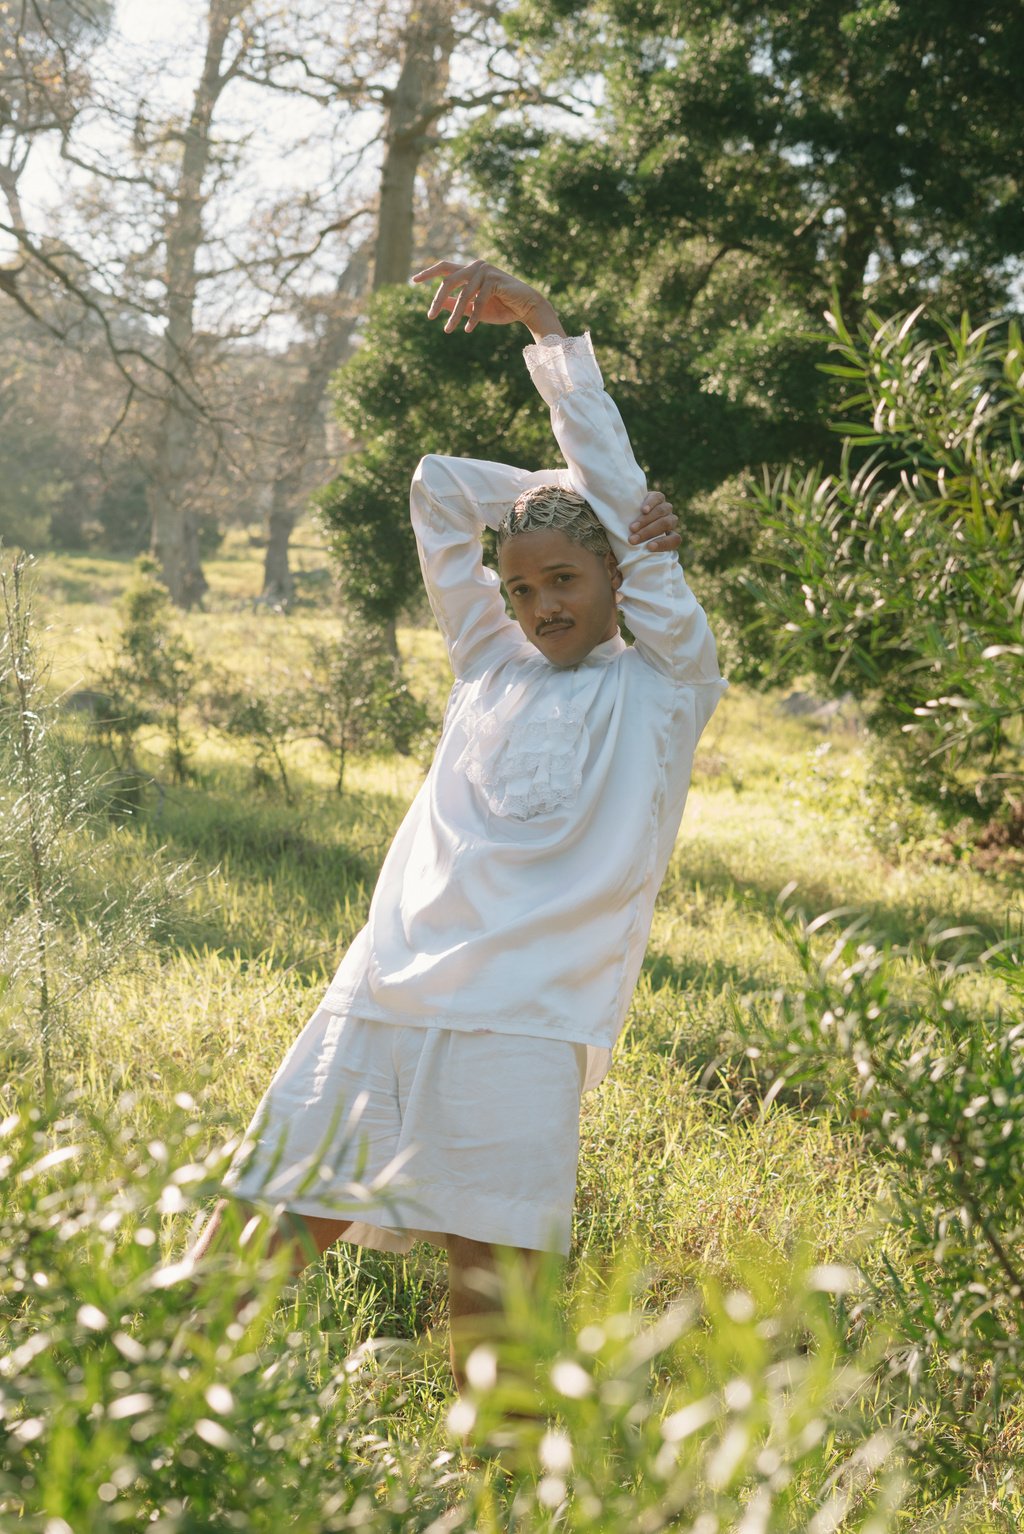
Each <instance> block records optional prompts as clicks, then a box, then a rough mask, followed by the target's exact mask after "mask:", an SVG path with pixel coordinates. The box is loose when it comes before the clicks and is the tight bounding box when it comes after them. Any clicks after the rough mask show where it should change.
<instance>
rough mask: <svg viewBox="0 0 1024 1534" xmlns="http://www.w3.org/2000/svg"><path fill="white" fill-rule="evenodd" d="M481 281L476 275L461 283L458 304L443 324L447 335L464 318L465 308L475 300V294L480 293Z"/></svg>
mask: <svg viewBox="0 0 1024 1534" xmlns="http://www.w3.org/2000/svg"><path fill="white" fill-rule="evenodd" d="M482 280H483V279H482V278H481V277H480V275H479V274H477V275H476V276H474V277H472V278H467V280H466V281H465V282H464V283H463V286H462V292H461V293H460V294H459V299H458V303H457V304H456V305H455V307H454V309H453V310H452V312H451V314H450V315H449V316H448V318H447V319H446V320H445V322H444V328H445V331H446V333H447V334H449V335H450V334H451V332H452V331H453V330H454V329H455V328H456V326H457V325H458V324H459V323H460V321H461V320H462V319H463V318H464V317H465V314H466V310H467V308H469V307H470V305H471V304H472V303H473V301H474V299H475V298H476V295H477V293H479V291H480V287H481V283H482Z"/></svg>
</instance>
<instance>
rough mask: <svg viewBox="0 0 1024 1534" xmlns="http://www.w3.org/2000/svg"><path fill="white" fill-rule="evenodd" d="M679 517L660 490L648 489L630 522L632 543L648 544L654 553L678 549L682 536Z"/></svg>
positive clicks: (630, 539)
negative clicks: (679, 531)
mask: <svg viewBox="0 0 1024 1534" xmlns="http://www.w3.org/2000/svg"><path fill="white" fill-rule="evenodd" d="M678 527H679V518H678V517H677V516H676V515H675V513H674V512H673V510H672V504H671V502H670V501H666V499H665V497H664V496H663V495H662V493H661V491H660V490H648V492H647V494H646V495H645V496H644V500H643V505H642V506H641V507H640V510H639V512H638V513H637V515H636V517H635V518H634V520H633V521H632V522H631V523H630V524H629V528H630V532H629V541H630V543H643V544H646V546H647V548H649V549H650V550H651V551H652V553H655V554H657V553H660V552H661V551H662V550H664V549H677V548H678V547H679V545H680V544H681V543H682V541H683V540H682V538H681V537H680V535H679V533H678V532H677V528H678Z"/></svg>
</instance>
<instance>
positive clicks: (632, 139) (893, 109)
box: [473, 0, 1024, 340]
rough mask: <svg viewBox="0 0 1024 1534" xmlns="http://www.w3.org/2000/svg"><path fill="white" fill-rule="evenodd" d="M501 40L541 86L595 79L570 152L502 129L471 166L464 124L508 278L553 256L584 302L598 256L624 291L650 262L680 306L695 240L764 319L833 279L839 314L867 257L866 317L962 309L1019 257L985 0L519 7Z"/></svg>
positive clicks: (1020, 219)
mask: <svg viewBox="0 0 1024 1534" xmlns="http://www.w3.org/2000/svg"><path fill="white" fill-rule="evenodd" d="M511 24H512V28H513V30H514V31H516V32H517V35H518V40H519V41H520V44H521V46H523V47H525V48H529V49H531V50H536V51H540V52H546V54H547V58H548V68H549V77H550V79H551V82H552V84H555V82H558V83H559V84H562V85H563V88H564V84H566V83H568V82H569V81H571V80H573V79H580V78H586V76H587V74H588V72H590V71H594V72H595V73H596V72H597V71H600V73H601V75H602V77H603V80H604V82H605V90H604V93H603V97H602V106H601V109H600V111H599V130H600V131H599V133H598V134H597V135H596V136H592V137H589V136H588V138H587V139H586V140H585V141H583V142H570V143H567V144H564V145H562V146H558V145H557V143H556V135H555V134H553V133H551V134H547V133H544V134H541V133H538V134H536V135H535V136H534V137H533V139H532V141H531V139H530V138H529V136H528V135H527V134H525V133H524V132H523V129H522V127H521V124H519V123H516V124H514V125H513V126H512V127H511V128H510V129H509V130H508V132H507V133H506V134H504V135H502V136H500V137H498V138H497V139H496V140H495V139H494V138H493V137H492V139H491V147H490V149H489V150H488V148H487V145H486V143H485V142H484V130H483V129H481V130H480V131H479V132H478V133H477V135H476V137H475V139H474V141H473V147H474V151H476V152H478V153H479V154H480V156H481V158H482V164H481V174H480V178H479V180H480V185H481V186H482V187H483V188H484V189H485V190H486V192H487V194H488V202H487V204H486V205H487V206H488V207H490V208H492V209H496V211H497V227H498V228H499V230H500V231H501V232H502V234H503V235H504V237H505V238H507V239H508V240H510V241H514V242H515V243H516V244H517V245H519V246H521V247H522V251H523V254H524V255H525V253H526V250H527V249H531V248H532V251H533V259H529V260H527V262H526V264H527V266H528V268H529V269H531V270H533V271H535V272H540V271H544V272H547V273H552V272H554V271H556V270H557V269H558V268H559V267H561V266H562V265H563V259H559V255H560V250H563V249H564V250H565V257H564V262H567V263H569V265H570V266H571V267H574V268H575V269H576V270H577V271H579V270H581V269H582V270H583V271H584V272H586V275H587V277H588V279H589V280H590V281H591V282H594V281H597V280H600V281H602V285H604V284H605V283H607V281H608V279H609V276H610V275H611V274H612V273H613V272H614V270H615V268H616V266H617V265H618V261H617V258H618V257H619V256H620V255H624V256H625V257H626V262H627V265H626V271H627V273H628V274H629V276H632V274H633V272H635V271H636V270H637V269H638V268H641V269H642V268H644V267H647V266H648V265H650V264H651V262H652V259H653V261H654V264H656V265H662V264H667V265H668V269H669V270H671V269H672V267H673V266H674V267H675V270H676V272H677V273H678V275H679V277H680V278H682V279H684V280H683V281H681V282H680V286H679V287H678V288H677V299H678V301H679V303H681V304H685V302H686V300H687V298H688V297H689V296H690V293H688V291H687V286H686V282H685V274H686V273H687V271H688V270H692V269H693V261H692V252H693V247H694V243H695V242H696V241H699V240H703V241H705V242H707V245H708V247H709V250H708V254H709V255H710V256H715V255H716V254H717V255H719V258H720V259H721V260H722V261H723V262H725V263H726V264H729V263H730V261H731V260H732V258H733V257H734V256H736V255H738V256H740V257H741V258H750V259H751V260H752V261H753V263H754V265H755V267H756V268H757V269H758V270H759V271H760V273H761V275H762V277H763V278H764V279H765V287H764V294H763V302H764V307H765V309H766V310H769V309H770V307H771V306H772V304H773V302H775V301H776V298H777V295H780V294H786V293H788V294H790V295H792V296H793V297H795V298H796V299H797V301H798V302H800V303H801V304H803V303H805V302H806V301H807V300H808V299H811V300H812V306H813V307H816V303H815V299H816V296H817V295H820V296H821V297H824V296H826V295H827V293H828V291H829V289H830V287H831V286H832V285H833V284H835V285H836V286H837V287H838V288H839V292H840V298H841V300H842V302H843V304H844V307H850V306H852V305H853V304H855V303H856V302H857V301H858V300H859V294H860V289H861V285H862V283H863V282H864V280H865V277H866V274H867V271H868V267H869V263H872V262H873V264H874V265H876V266H877V274H876V275H874V276H873V277H872V279H871V282H872V288H873V292H874V294H875V301H876V303H878V304H884V306H886V307H888V306H889V305H891V304H898V303H905V302H906V301H907V299H908V298H909V297H910V295H911V294H916V295H917V296H918V297H919V296H921V294H922V293H923V291H924V290H925V289H926V288H927V287H928V286H930V285H932V284H936V283H937V284H940V285H943V284H944V285H945V286H946V288H947V290H948V292H949V293H952V294H956V295H957V299H958V301H959V302H969V303H970V304H971V305H972V306H979V305H980V306H981V307H984V308H990V307H993V306H994V305H995V304H998V302H999V301H1000V300H1001V299H1002V298H1003V297H1004V296H1005V294H1006V284H1007V283H1008V282H1009V281H1010V280H1011V278H1012V269H1011V267H1010V265H1009V263H1010V262H1012V261H1013V260H1015V259H1017V258H1019V255H1020V251H1021V248H1022V245H1024V215H1022V211H1021V201H1020V185H1019V179H1018V176H1019V172H1018V171H1016V170H1014V169H1013V168H1012V167H1013V166H1014V165H1015V161H1014V152H1015V147H1016V126H1015V120H1016V108H1017V80H1016V77H1015V72H1014V69H1013V66H1012V63H1011V62H1010V61H1011V59H1012V57H1013V56H1014V52H1015V50H1018V49H1019V48H1020V47H1021V46H1022V44H1024V22H1022V19H1021V16H1020V14H1019V13H1016V12H1015V13H1014V14H1013V15H1012V16H1011V15H1010V14H1009V13H1008V12H1007V10H1006V8H1005V7H1004V6H1002V5H1001V4H999V0H981V3H980V4H979V5H978V6H977V7H974V8H972V9H971V10H970V11H965V10H963V9H962V8H959V7H955V6H954V7H948V6H947V7H935V6H931V5H928V4H927V3H925V0H910V3H905V4H900V5H896V4H887V3H881V4H875V5H870V6H852V5H850V4H849V3H848V0H829V3H827V4H821V3H819V0H799V3H797V4H795V5H794V4H783V3H782V0H767V3H765V4H761V5H758V6H757V7H756V8H752V7H751V6H749V5H747V4H746V3H744V0H724V3H716V4H715V5H713V6H712V5H707V4H698V5H694V4H692V3H690V0H659V3H658V4H656V5H649V4H641V3H638V0H568V3H563V4H559V5H557V6H554V7H552V6H550V5H546V4H536V3H534V0H525V3H523V4H521V5H520V7H519V8H518V11H517V13H516V14H515V16H514V17H513V18H512V23H511ZM489 126H490V125H488V127H489ZM610 207H611V208H614V209H615V215H616V216H615V218H614V220H611V221H610V220H609V219H608V217H607V210H608V209H609V208H610ZM610 224H611V226H612V227H609V225H610ZM567 236H568V238H566V237H567ZM605 238H607V239H608V240H609V244H608V246H606V247H605V253H604V254H602V240H604V239H605ZM670 241H671V242H672V243H673V244H674V246H675V248H676V250H677V251H678V252H679V253H680V254H679V256H678V257H677V259H676V262H672V258H671V256H670V255H669V250H668V247H669V242H670ZM599 274H600V277H599ZM574 280H575V279H574ZM628 280H629V277H627V278H626V281H627V282H628ZM691 291H692V290H691ZM723 339H727V338H723ZM737 339H739V340H742V331H740V332H738V334H737Z"/></svg>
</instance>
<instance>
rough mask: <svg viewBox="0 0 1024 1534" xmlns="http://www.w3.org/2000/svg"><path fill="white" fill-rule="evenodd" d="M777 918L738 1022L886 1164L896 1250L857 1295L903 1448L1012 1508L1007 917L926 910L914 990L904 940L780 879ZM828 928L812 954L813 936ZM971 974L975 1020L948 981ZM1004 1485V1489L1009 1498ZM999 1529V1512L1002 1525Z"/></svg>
mask: <svg viewBox="0 0 1024 1534" xmlns="http://www.w3.org/2000/svg"><path fill="white" fill-rule="evenodd" d="M783 895H784V896H785V897H786V899H785V901H784V904H783V909H782V910H781V912H780V915H779V919H778V930H779V931H780V933H781V934H782V935H784V936H785V937H786V938H787V939H788V941H789V943H790V945H791V947H792V948H793V950H794V952H795V953H796V955H797V957H798V958H799V960H800V963H801V965H802V967H803V969H804V972H805V974H806V976H807V978H808V984H807V986H806V988H805V989H804V990H802V991H792V992H785V993H782V992H780V993H779V995H778V1010H777V1015H776V1016H775V1017H774V1018H771V1019H769V1020H767V1021H766V1022H764V1023H763V1024H762V1025H761V1027H760V1028H759V1029H758V1030H757V1031H756V1034H755V1033H751V1036H750V1043H751V1047H752V1048H755V1049H756V1050H757V1052H758V1054H759V1055H760V1056H761V1057H762V1061H761V1063H762V1065H763V1064H764V1062H765V1061H767V1060H771V1061H772V1062H774V1066H775V1069H776V1071H777V1079H776V1082H775V1085H774V1087H773V1088H772V1089H771V1090H770V1094H769V1095H770V1096H774V1095H775V1094H776V1093H777V1091H779V1090H780V1089H781V1088H782V1086H783V1085H786V1084H790V1085H791V1084H795V1083H798V1082H800V1081H807V1080H813V1081H815V1082H817V1083H819V1084H820V1083H826V1084H827V1086H828V1092H829V1098H830V1100H831V1102H832V1104H833V1105H834V1108H835V1109H836V1110H838V1111H839V1112H841V1113H842V1114H843V1116H844V1118H846V1119H847V1120H849V1119H850V1118H851V1117H852V1118H853V1119H854V1120H855V1122H857V1123H858V1124H859V1125H860V1127H861V1129H862V1131H863V1133H864V1135H865V1137H866V1139H867V1143H868V1145H869V1147H870V1148H871V1149H872V1150H873V1151H874V1152H875V1153H876V1154H877V1155H878V1156H879V1157H880V1159H881V1160H882V1162H883V1163H884V1164H885V1166H886V1168H887V1176H888V1183H889V1188H890V1195H889V1196H890V1210H889V1217H890V1218H891V1219H893V1220H894V1221H895V1222H896V1224H897V1226H898V1229H899V1232H900V1234H901V1237H902V1240H903V1243H904V1245H905V1247H906V1251H907V1261H906V1263H905V1264H901V1270H900V1272H899V1273H897V1272H896V1271H895V1269H894V1268H891V1267H890V1268H889V1269H888V1270H887V1272H886V1274H885V1276H884V1277H883V1278H882V1279H881V1280H879V1281H878V1283H877V1285H876V1293H875V1299H876V1301H877V1302H878V1304H879V1305H880V1307H881V1308H882V1309H883V1311H884V1312H885V1314H886V1315H887V1316H889V1317H890V1318H891V1325H892V1340H891V1343H890V1346H889V1350H888V1357H887V1373H888V1378H889V1381H890V1383H891V1385H892V1386H893V1389H894V1391H895V1392H896V1394H897V1397H898V1399H899V1400H900V1401H901V1402H902V1408H901V1409H902V1412H903V1421H904V1426H905V1428H906V1430H907V1431H908V1433H909V1435H910V1442H911V1447H912V1450H913V1452H914V1455H915V1457H916V1459H917V1461H918V1463H919V1464H920V1465H921V1466H922V1467H924V1469H925V1471H926V1475H925V1476H924V1477H923V1478H922V1485H927V1484H928V1483H929V1482H930V1483H933V1489H934V1490H935V1491H936V1492H937V1493H938V1492H942V1493H946V1492H949V1491H950V1490H955V1489H957V1488H961V1487H963V1486H966V1485H967V1484H968V1483H969V1482H970V1481H972V1480H981V1481H982V1482H983V1483H984V1484H985V1487H986V1490H987V1491H988V1492H989V1494H990V1497H991V1499H992V1503H991V1505H993V1506H996V1505H999V1506H1002V1507H1003V1509H1004V1511H1005V1512H1006V1513H1007V1514H1008V1515H1019V1513H1020V1511H1021V1510H1022V1507H1024V1504H1022V1503H1021V1502H1020V1496H1021V1489H1020V1487H1019V1485H1017V1484H1016V1477H1017V1461H1016V1453H1015V1449H1014V1441H1015V1437H1016V1435H1017V1434H1019V1431H1020V1422H1021V1409H1020V1401H1021V1392H1022V1389H1024V1015H1022V1014H1024V1006H1022V1003H1024V943H1022V940H1021V939H1022V934H1021V931H1020V930H1019V928H1018V930H1014V929H1013V924H1012V922H1010V921H1008V925H1007V932H1006V936H1005V938H1004V940H1003V941H1002V942H1000V943H998V944H995V945H989V946H985V943H984V939H983V936H982V934H981V933H979V932H978V931H977V930H975V929H970V928H964V927H962V926H952V927H951V928H949V929H948V930H943V928H942V925H941V924H936V925H935V926H934V927H933V928H931V929H929V931H928V932H926V933H925V934H923V935H922V938H921V939H920V940H919V942H918V943H917V944H915V948H914V952H913V957H914V958H915V960H916V961H917V963H918V964H920V963H922V962H923V963H924V965H925V978H924V983H923V986H922V988H921V990H920V991H919V992H918V993H917V994H915V995H914V996H913V997H908V996H907V995H906V994H905V992H904V993H902V994H901V991H900V987H899V985H898V976H899V973H900V968H901V966H900V960H901V958H902V957H910V956H911V953H910V950H909V949H906V950H905V949H901V948H899V947H898V946H896V945H894V944H892V943H876V942H874V941H872V940H871V936H870V934H869V933H868V932H867V931H866V930H865V918H857V919H855V920H854V921H853V922H851V923H850V925H849V926H847V927H846V928H845V930H843V931H839V932H837V931H836V930H835V927H834V925H833V924H832V918H831V917H830V916H820V917H817V918H815V919H814V920H809V919H808V918H807V916H806V914H805V913H804V912H802V911H801V910H800V909H799V907H798V905H797V903H796V902H795V900H793V899H791V898H790V897H791V895H792V891H791V890H790V889H788V888H787V890H786V891H784V892H783ZM825 931H828V932H829V934H830V936H834V942H833V944H832V947H831V950H830V952H829V953H828V954H827V955H826V957H825V958H824V959H820V958H817V957H816V956H815V955H816V952H817V951H818V950H817V949H816V946H815V941H814V940H815V937H816V935H817V934H820V933H822V932H825ZM964 977H971V978H973V979H974V980H975V981H976V982H977V983H976V984H975V986H974V987H972V989H973V991H974V992H975V994H977V993H978V991H979V989H980V985H981V982H986V983H987V986H988V992H987V994H988V995H989V997H990V998H991V999H990V1003H989V1007H990V1010H989V1011H988V1013H987V1015H985V1016H984V1017H983V1018H982V1020H981V1021H979V1020H978V1018H977V1016H976V1015H973V1014H972V1013H971V1012H970V1011H968V1009H967V1007H966V1006H965V1003H964V1001H963V999H962V997H963V994H964V991H963V987H962V984H961V983H960V982H962V980H963V979H964ZM1015 1499H1016V1500H1015ZM1014 1526H1016V1525H1014Z"/></svg>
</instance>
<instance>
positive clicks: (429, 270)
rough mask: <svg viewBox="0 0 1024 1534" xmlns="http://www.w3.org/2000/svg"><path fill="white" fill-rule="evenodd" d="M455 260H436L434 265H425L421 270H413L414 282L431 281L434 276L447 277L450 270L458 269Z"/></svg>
mask: <svg viewBox="0 0 1024 1534" xmlns="http://www.w3.org/2000/svg"><path fill="white" fill-rule="evenodd" d="M457 269H458V268H457V267H456V265H455V262H454V261H435V262H434V263H433V265H432V266H425V267H424V268H423V270H422V271H421V272H413V275H412V280H413V282H430V281H431V280H432V279H433V278H434V277H447V276H448V274H449V272H454V271H457Z"/></svg>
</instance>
